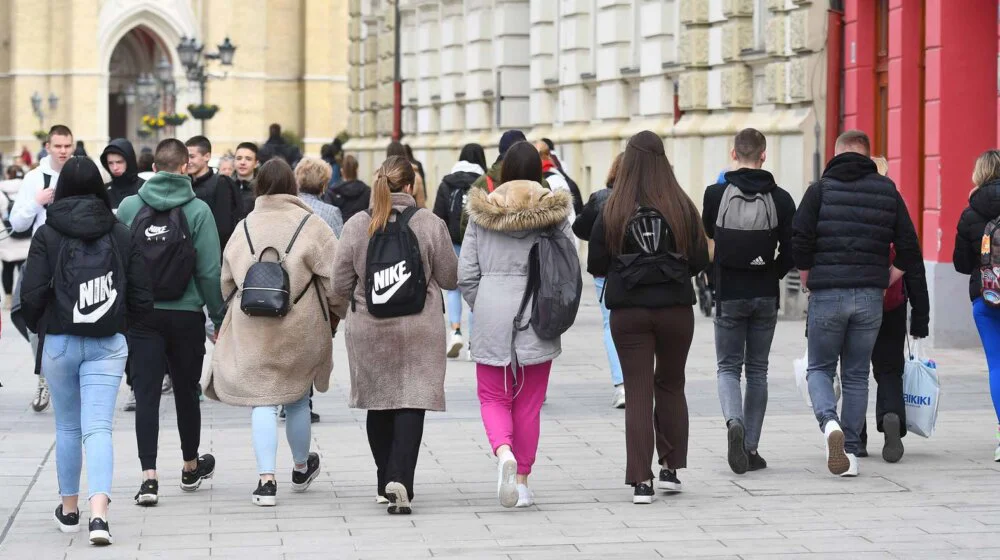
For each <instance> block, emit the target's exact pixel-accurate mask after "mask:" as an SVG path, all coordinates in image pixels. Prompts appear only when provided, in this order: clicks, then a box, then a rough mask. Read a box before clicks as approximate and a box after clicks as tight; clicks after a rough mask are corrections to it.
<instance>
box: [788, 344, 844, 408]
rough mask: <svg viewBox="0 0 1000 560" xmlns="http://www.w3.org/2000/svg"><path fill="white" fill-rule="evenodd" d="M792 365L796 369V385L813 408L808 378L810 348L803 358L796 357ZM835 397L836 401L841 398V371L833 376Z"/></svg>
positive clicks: (808, 404) (807, 403)
mask: <svg viewBox="0 0 1000 560" xmlns="http://www.w3.org/2000/svg"><path fill="white" fill-rule="evenodd" d="M792 367H793V368H794V369H795V385H796V386H797V387H798V388H799V393H800V394H801V395H802V398H804V399H805V400H806V406H808V407H809V408H812V399H811V398H810V397H809V381H808V380H807V379H806V376H807V375H808V373H809V350H806V352H805V353H804V354H802V357H801V358H796V359H795V360H794V361H793V362H792ZM833 398H834V400H836V401H839V400H840V373H839V372H838V373H837V374H836V375H835V376H834V378H833Z"/></svg>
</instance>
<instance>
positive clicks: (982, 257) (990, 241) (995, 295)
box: [979, 218, 1000, 308]
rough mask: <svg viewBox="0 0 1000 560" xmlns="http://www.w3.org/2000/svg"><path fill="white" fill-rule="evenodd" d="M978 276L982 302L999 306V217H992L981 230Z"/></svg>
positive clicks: (991, 305)
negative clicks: (981, 239) (981, 240)
mask: <svg viewBox="0 0 1000 560" xmlns="http://www.w3.org/2000/svg"><path fill="white" fill-rule="evenodd" d="M979 277H980V279H981V280H982V282H981V285H982V288H981V291H980V293H981V294H982V296H983V302H984V303H985V304H986V305H988V306H990V307H993V308H1000V218H994V219H992V220H990V221H989V222H988V223H987V224H986V229H984V230H983V242H982V245H981V247H980V249H979Z"/></svg>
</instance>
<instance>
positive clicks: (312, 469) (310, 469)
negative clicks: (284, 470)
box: [292, 452, 319, 492]
mask: <svg viewBox="0 0 1000 560" xmlns="http://www.w3.org/2000/svg"><path fill="white" fill-rule="evenodd" d="M317 476H319V453H316V452H313V453H310V454H309V458H308V459H306V472H299V471H297V470H294V469H293V470H292V492H305V491H306V490H308V489H309V485H310V484H312V482H313V480H316V477H317Z"/></svg>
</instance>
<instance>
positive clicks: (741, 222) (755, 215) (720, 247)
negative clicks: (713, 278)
mask: <svg viewBox="0 0 1000 560" xmlns="http://www.w3.org/2000/svg"><path fill="white" fill-rule="evenodd" d="M777 230H778V212H777V210H776V209H775V207H774V199H773V198H772V197H771V193H746V192H743V191H742V190H740V188H739V187H737V186H735V185H729V186H727V187H726V190H725V192H723V193H722V202H721V203H720V205H719V217H718V219H717V220H716V222H715V264H716V265H718V266H717V267H716V269H717V270H718V267H719V266H722V267H725V268H736V269H741V270H766V269H768V268H769V267H770V266H771V265H772V264H773V263H774V252H775V250H776V249H777V247H778V232H777Z"/></svg>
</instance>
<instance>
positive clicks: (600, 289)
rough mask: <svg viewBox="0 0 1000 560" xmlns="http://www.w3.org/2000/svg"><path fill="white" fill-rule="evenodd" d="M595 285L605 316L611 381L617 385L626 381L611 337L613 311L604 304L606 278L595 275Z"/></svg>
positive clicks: (605, 347)
mask: <svg viewBox="0 0 1000 560" xmlns="http://www.w3.org/2000/svg"><path fill="white" fill-rule="evenodd" d="M594 287H595V288H597V299H598V301H599V302H600V304H601V316H603V317H604V350H605V351H606V352H607V353H608V366H609V367H610V368H611V383H612V384H614V385H615V386H616V387H617V386H618V385H621V384H622V383H624V382H625V381H624V379H623V378H622V363H621V361H620V360H619V359H618V350H617V349H616V348H615V341H614V339H613V338H611V311H609V310H608V306H607V305H605V304H604V297H603V296H604V278H597V277H596V276H595V277H594Z"/></svg>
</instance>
